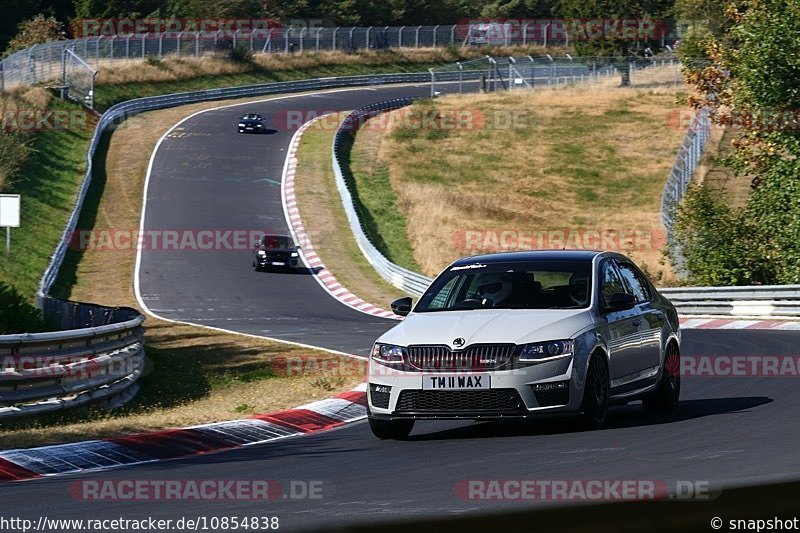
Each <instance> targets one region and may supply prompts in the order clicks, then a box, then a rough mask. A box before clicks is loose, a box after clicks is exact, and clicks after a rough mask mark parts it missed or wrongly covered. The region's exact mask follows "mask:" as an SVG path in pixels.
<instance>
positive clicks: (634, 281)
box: [617, 263, 650, 303]
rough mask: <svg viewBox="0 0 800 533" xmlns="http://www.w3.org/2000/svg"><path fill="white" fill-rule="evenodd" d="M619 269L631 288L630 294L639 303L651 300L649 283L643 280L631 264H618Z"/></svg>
mask: <svg viewBox="0 0 800 533" xmlns="http://www.w3.org/2000/svg"><path fill="white" fill-rule="evenodd" d="M617 268H619V272H620V274H621V275H622V277H623V278H624V279H625V283H627V284H628V287H630V291H628V292H630V293H631V294H633V295H634V296H636V302H637V303H641V302H646V301H648V300H650V290H649V288H648V286H647V282H646V281H644V280H643V279H642V278H641V276H640V274H639V273H638V272H637V271H636V270H635V269H634V268H633V267H632V266H631V265H630V264H628V263H617Z"/></svg>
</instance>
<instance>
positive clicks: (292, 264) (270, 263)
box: [256, 257, 300, 268]
mask: <svg viewBox="0 0 800 533" xmlns="http://www.w3.org/2000/svg"><path fill="white" fill-rule="evenodd" d="M299 261H300V258H299V257H285V258H284V257H280V258H275V257H266V258H265V257H258V258H256V264H257V265H258V267H259V268H297V267H298V266H299V265H300V262H299Z"/></svg>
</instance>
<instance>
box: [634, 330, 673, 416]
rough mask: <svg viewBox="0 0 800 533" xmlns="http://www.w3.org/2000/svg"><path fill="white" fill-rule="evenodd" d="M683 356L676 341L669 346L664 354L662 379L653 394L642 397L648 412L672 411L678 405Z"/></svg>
mask: <svg viewBox="0 0 800 533" xmlns="http://www.w3.org/2000/svg"><path fill="white" fill-rule="evenodd" d="M680 369H681V358H680V352H678V347H677V346H675V344H674V343H670V344H669V345H668V346H667V354H666V355H665V356H664V368H663V369H662V371H661V381H659V382H658V386H657V387H656V390H655V392H654V393H653V395H652V396H649V397H647V398H644V399H642V405H644V409H645V411H647V412H651V413H652V412H663V411H672V410H674V409H675V408H676V407H677V406H678V400H679V399H680V396H681V372H680Z"/></svg>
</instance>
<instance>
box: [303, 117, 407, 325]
mask: <svg viewBox="0 0 800 533" xmlns="http://www.w3.org/2000/svg"><path fill="white" fill-rule="evenodd" d="M341 117H344V114H342V115H341ZM322 124H324V127H322V126H321V125H322ZM336 124H337V122H335V121H333V120H327V119H326V120H324V121H322V122H315V123H314V125H312V126H311V127H310V128H309V129H308V130H306V132H305V133H304V134H303V138H302V141H301V142H300V146H299V148H298V151H297V162H298V163H297V175H296V177H295V190H296V194H297V203H298V207H299V209H300V216H301V217H302V219H303V226H304V227H305V229H306V232H307V233H308V236H309V239H310V240H311V242H312V244H313V246H314V249H315V250H316V252H317V254H318V255H319V256H320V258H321V259H322V262H323V264H325V266H326V268H328V270H330V271H331V272H332V273H333V274H334V275H335V276H336V279H337V280H338V281H339V283H341V284H342V285H343V286H344V287H347V289H348V290H350V292H352V293H353V294H355V295H356V296H358V297H360V298H361V299H363V300H364V301H367V302H370V303H372V304H375V305H378V306H380V307H382V308H383V309H388V307H389V303H390V302H391V301H392V300H394V299H396V298H401V297H403V296H405V293H403V292H402V291H400V290H399V289H396V288H395V287H394V286H392V285H390V284H389V283H387V282H386V281H384V280H383V279H382V278H381V277H380V276H379V275H378V274H377V272H376V271H375V269H374V268H373V267H372V265H370V263H369V262H368V261H367V259H366V258H365V257H364V254H363V253H361V250H360V249H359V247H358V244H357V243H356V241H355V239H354V238H353V232H352V231H351V230H350V226H349V225H348V223H347V218H346V216H345V213H344V208H343V207H342V201H341V198H340V196H339V191H338V189H337V188H336V181H335V180H334V176H333V168H332V166H331V152H330V148H331V143H332V142H333V135H334V133H335V126H336Z"/></svg>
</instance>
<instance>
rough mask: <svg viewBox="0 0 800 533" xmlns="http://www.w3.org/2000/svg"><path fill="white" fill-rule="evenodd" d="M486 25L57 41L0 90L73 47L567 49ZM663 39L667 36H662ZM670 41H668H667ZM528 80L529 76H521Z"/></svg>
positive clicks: (132, 50) (0, 66)
mask: <svg viewBox="0 0 800 533" xmlns="http://www.w3.org/2000/svg"><path fill="white" fill-rule="evenodd" d="M483 26H486V25H485V24H455V25H444V24H441V25H436V26H369V27H335V28H334V27H318V28H308V27H305V28H291V27H289V28H280V27H278V28H264V29H253V30H236V31H233V32H231V31H223V30H220V31H216V32H189V31H185V32H176V31H171V32H163V33H146V34H128V35H100V36H96V37H88V38H82V39H72V40H63V41H54V42H50V43H45V44H40V45H36V46H33V47H31V48H28V49H26V50H22V51H19V52H16V53H15V54H13V55H11V56H9V57H7V58H5V59H4V60H3V61H2V62H0V92H1V91H3V90H6V89H10V88H13V87H16V86H20V85H33V84H35V83H40V82H48V81H52V80H55V79H58V78H59V77H60V76H61V74H62V73H61V63H62V59H63V57H64V50H65V49H70V50H73V51H74V52H75V54H77V55H78V56H80V57H81V58H83V60H84V61H86V63H87V64H89V65H90V66H92V67H93V68H95V69H96V68H98V65H99V63H101V62H104V61H120V60H136V59H138V60H142V59H146V58H148V57H155V58H164V57H183V58H199V57H207V56H215V55H227V54H229V53H230V50H231V49H232V48H234V47H239V46H242V47H245V48H247V49H249V50H250V51H252V52H253V53H255V54H259V53H292V52H302V51H322V50H331V51H346V52H353V51H357V50H381V49H389V48H430V47H445V46H487V45H491V46H503V45H505V46H512V45H522V46H527V45H542V46H559V45H568V44H569V37H568V36H567V35H566V34H563V35H561V34H559V35H553V34H552V32H550V33H551V34H550V35H548V32H547V31H541V28H540V27H539V26H537V25H533V24H522V25H520V27H519V28H515V29H514V31H504V32H501V34H500V35H499V36H498V35H490V34H488V33H486V31H485V30H484V29H482V27H483ZM661 39H662V41H664V39H665V36H664V34H662V35H661ZM664 42H666V41H664ZM521 77H523V78H524V76H521Z"/></svg>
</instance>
